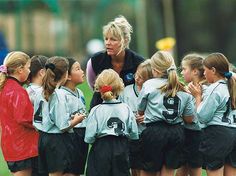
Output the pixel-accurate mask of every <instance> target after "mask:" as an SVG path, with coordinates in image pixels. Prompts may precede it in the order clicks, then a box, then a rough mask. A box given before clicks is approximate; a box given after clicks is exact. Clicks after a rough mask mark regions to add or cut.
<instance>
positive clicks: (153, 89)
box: [138, 51, 194, 176]
mask: <svg viewBox="0 0 236 176" xmlns="http://www.w3.org/2000/svg"><path fill="white" fill-rule="evenodd" d="M151 67H152V73H153V77H154V78H153V79H150V80H147V81H146V82H145V83H144V84H143V87H142V90H141V92H140V94H139V98H138V113H139V114H140V115H143V114H144V123H145V124H146V127H147V128H146V129H145V130H144V131H143V132H142V134H141V141H142V147H143V170H142V171H141V175H142V176H157V175H161V176H172V175H174V169H177V168H178V167H179V163H180V159H181V148H182V146H183V144H184V130H183V127H182V125H181V123H182V122H183V120H184V121H185V122H186V123H192V120H193V116H194V103H193V97H192V96H191V95H190V94H189V93H187V92H186V90H185V87H184V85H182V84H181V83H180V82H179V81H178V76H177V73H176V66H175V63H174V59H173V57H172V56H171V54H170V53H168V52H164V51H158V52H156V53H155V54H154V55H153V56H152V58H151Z"/></svg>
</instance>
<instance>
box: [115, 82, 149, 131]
mask: <svg viewBox="0 0 236 176" xmlns="http://www.w3.org/2000/svg"><path fill="white" fill-rule="evenodd" d="M138 95H139V92H138V90H137V86H136V85H135V84H131V85H128V86H126V87H125V88H124V91H123V92H122V93H121V95H120V96H119V99H120V100H121V101H122V102H124V103H126V104H128V105H129V107H130V108H131V109H132V111H133V113H134V115H135V114H137V101H138ZM145 128H146V127H145V124H138V131H139V134H141V133H142V131H143V130H144V129H145Z"/></svg>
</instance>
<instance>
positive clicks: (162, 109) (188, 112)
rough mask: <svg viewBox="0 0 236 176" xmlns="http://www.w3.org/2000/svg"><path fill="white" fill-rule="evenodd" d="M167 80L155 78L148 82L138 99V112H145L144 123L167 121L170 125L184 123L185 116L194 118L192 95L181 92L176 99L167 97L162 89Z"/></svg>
mask: <svg viewBox="0 0 236 176" xmlns="http://www.w3.org/2000/svg"><path fill="white" fill-rule="evenodd" d="M166 82H167V79H160V78H154V79H151V80H147V81H146V82H145V83H144V84H143V87H142V90H141V92H140V95H139V98H138V110H139V111H144V122H145V123H152V122H157V121H165V122H167V123H170V124H177V123H182V122H183V119H182V117H183V116H194V113H195V111H194V109H195V106H194V101H193V97H192V95H190V94H188V93H186V92H182V91H179V92H177V95H176V96H175V97H166V96H165V94H164V93H161V91H160V89H159V88H160V87H161V86H162V85H164V84H166Z"/></svg>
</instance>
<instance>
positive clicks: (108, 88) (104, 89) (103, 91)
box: [99, 86, 112, 93]
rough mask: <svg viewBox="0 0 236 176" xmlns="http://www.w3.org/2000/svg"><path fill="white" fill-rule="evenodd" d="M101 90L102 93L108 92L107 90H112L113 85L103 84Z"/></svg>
mask: <svg viewBox="0 0 236 176" xmlns="http://www.w3.org/2000/svg"><path fill="white" fill-rule="evenodd" d="M99 91H100V92H101V93H106V92H109V91H112V87H111V86H102V87H101V89H100V90H99Z"/></svg>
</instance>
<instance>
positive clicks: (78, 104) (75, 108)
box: [61, 86, 87, 128]
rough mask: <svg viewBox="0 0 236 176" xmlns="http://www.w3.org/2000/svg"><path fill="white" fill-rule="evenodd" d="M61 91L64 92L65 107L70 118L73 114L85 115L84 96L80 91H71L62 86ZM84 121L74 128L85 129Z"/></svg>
mask: <svg viewBox="0 0 236 176" xmlns="http://www.w3.org/2000/svg"><path fill="white" fill-rule="evenodd" d="M61 89H62V90H64V93H65V96H66V105H67V107H68V111H69V114H70V116H72V115H73V114H76V113H79V114H87V111H86V106H85V99H84V94H83V92H82V91H81V90H80V89H76V91H75V92H74V91H72V90H70V89H69V88H67V87H64V86H62V87H61ZM86 121H87V120H86V119H85V120H83V121H82V123H79V124H77V125H76V126H75V128H79V127H86Z"/></svg>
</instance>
